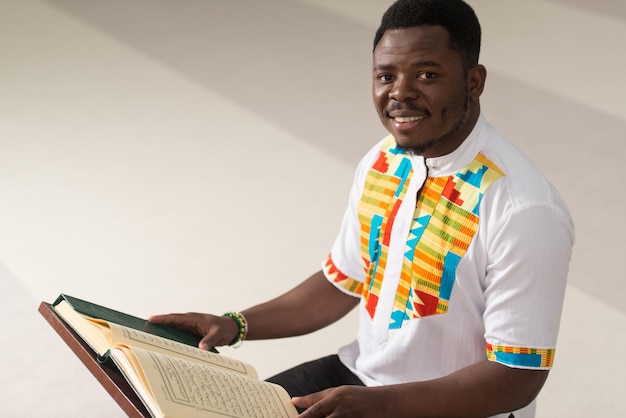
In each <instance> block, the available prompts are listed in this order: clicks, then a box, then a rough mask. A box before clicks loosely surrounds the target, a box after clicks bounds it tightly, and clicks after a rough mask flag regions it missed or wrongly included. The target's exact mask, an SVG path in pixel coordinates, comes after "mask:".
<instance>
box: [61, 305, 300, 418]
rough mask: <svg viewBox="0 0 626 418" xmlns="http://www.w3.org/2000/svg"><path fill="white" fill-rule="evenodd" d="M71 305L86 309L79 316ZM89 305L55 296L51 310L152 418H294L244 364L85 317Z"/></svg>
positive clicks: (277, 391) (286, 401)
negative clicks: (112, 369) (110, 366)
mask: <svg viewBox="0 0 626 418" xmlns="http://www.w3.org/2000/svg"><path fill="white" fill-rule="evenodd" d="M75 305H79V306H81V307H86V308H87V309H81V312H79V310H78V309H75ZM83 305H84V306H83ZM89 305H90V304H89V303H88V302H85V301H81V300H80V299H76V298H72V297H70V296H66V295H61V296H60V297H59V298H58V299H57V301H56V302H55V303H54V304H53V309H54V310H55V312H56V313H57V314H58V315H59V316H60V317H61V318H62V319H63V320H64V321H65V322H67V324H68V325H69V326H70V327H71V328H72V329H73V330H74V331H75V332H76V333H77V334H78V335H79V336H80V337H81V338H82V339H83V340H84V341H85V342H86V343H87V344H88V345H89V346H90V347H91V348H92V349H93V350H94V351H95V352H96V353H97V354H98V356H99V358H100V359H101V361H107V360H112V361H113V362H114V363H115V364H116V365H117V367H118V368H119V369H120V371H121V372H122V374H123V375H124V377H125V378H126V380H127V381H128V382H129V384H130V386H131V387H132V388H133V389H134V390H135V392H136V393H137V395H138V396H139V398H140V399H141V400H142V402H143V403H144V405H145V406H146V408H147V409H148V411H149V412H150V414H151V415H152V416H153V417H159V418H175V417H176V418H178V417H186V418H213V417H271V418H278V417H296V416H297V415H298V413H297V411H296V408H295V407H294V406H293V404H292V403H291V399H290V396H289V394H288V393H287V392H286V391H285V390H284V389H283V388H282V387H280V386H278V385H275V384H272V383H269V382H265V381H262V380H259V378H258V375H257V372H256V371H255V369H254V368H253V367H252V366H251V365H250V364H247V363H244V362H241V361H238V360H235V359H232V358H228V357H226V356H223V355H221V354H216V353H214V352H208V351H204V350H200V349H199V348H197V347H194V346H191V345H188V344H186V343H181V342H178V341H175V340H173V339H168V338H164V337H161V336H159V335H155V334H154V333H148V332H144V331H142V330H139V329H135V328H139V327H134V328H133V327H129V326H123V325H120V324H117V323H115V322H111V321H110V320H108V321H106V320H104V319H101V318H95V317H92V316H88V315H86V314H85V313H84V311H85V310H88V311H92V312H93V309H91V310H90V309H88V308H89ZM92 306H95V307H97V308H100V309H104V310H105V314H103V315H101V316H104V317H107V319H110V318H111V317H110V315H108V313H110V312H113V313H117V314H120V315H125V314H121V313H118V312H116V311H112V310H109V309H106V308H102V307H99V306H98V305H92ZM130 318H134V317H130ZM137 319H138V318H137ZM140 321H141V320H140ZM120 322H124V321H120ZM144 322H145V321H144Z"/></svg>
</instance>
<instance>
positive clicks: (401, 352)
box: [324, 116, 574, 417]
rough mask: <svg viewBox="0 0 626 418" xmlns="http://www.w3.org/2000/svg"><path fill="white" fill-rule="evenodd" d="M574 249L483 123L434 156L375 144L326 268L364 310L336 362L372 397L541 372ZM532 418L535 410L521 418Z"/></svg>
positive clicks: (554, 200)
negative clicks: (494, 367)
mask: <svg viewBox="0 0 626 418" xmlns="http://www.w3.org/2000/svg"><path fill="white" fill-rule="evenodd" d="M418 193H419V195H420V196H421V200H420V202H417V196H418ZM416 203H417V209H416ZM573 242H574V228H573V224H572V220H571V217H570V215H569V212H568V210H567V207H566V205H565V203H564V202H563V201H562V199H561V197H560V196H559V194H558V192H557V191H556V190H555V189H554V187H553V186H552V185H551V184H550V183H549V182H548V181H547V180H546V178H545V177H544V176H543V174H542V173H541V172H540V170H539V169H538V168H537V167H536V166H535V165H534V164H533V163H532V162H531V161H530V160H529V159H528V158H527V157H526V156H525V155H524V154H523V153H522V152H521V151H520V150H519V149H518V148H516V147H515V146H514V145H513V144H511V143H510V142H509V141H508V140H506V139H505V138H504V137H502V136H501V135H500V134H499V133H498V132H497V131H496V130H495V129H494V128H493V127H492V126H491V125H489V124H488V123H487V122H486V121H485V120H484V119H483V118H482V116H481V117H480V118H479V120H478V122H477V124H476V126H475V127H474V129H473V131H472V133H471V134H470V135H469V136H468V138H467V139H466V140H465V141H464V142H463V143H462V144H461V146H460V147H459V148H457V149H456V150H455V151H454V152H452V153H450V154H448V155H445V156H442V157H437V158H430V159H424V158H423V157H420V156H415V155H411V154H407V153H402V152H400V153H398V150H397V148H395V141H394V140H393V138H392V137H387V138H385V139H383V140H382V141H381V142H379V143H378V144H377V145H376V146H375V147H373V148H372V149H371V150H370V152H368V154H366V155H365V157H364V158H363V159H362V160H361V162H360V164H359V166H358V169H357V172H356V176H355V181H354V185H353V188H352V191H351V194H350V200H349V204H348V208H347V210H346V213H345V216H344V219H343V223H342V226H341V230H340V232H339V235H338V237H337V239H336V241H335V243H334V245H333V247H332V251H331V253H330V255H329V257H328V259H327V260H326V261H325V262H324V271H325V273H326V276H327V278H328V279H329V280H330V281H331V282H332V283H333V284H335V285H336V286H337V287H338V288H340V289H341V290H343V291H345V292H347V293H350V294H353V295H355V296H359V297H361V304H360V306H359V309H360V317H359V318H360V319H359V332H358V336H357V339H356V340H355V341H354V342H353V343H351V344H349V345H348V346H346V347H343V348H341V349H340V351H339V357H340V359H341V361H342V362H343V363H344V364H345V365H346V366H347V367H348V368H349V369H350V370H352V371H353V372H354V373H355V374H356V375H357V376H358V377H359V378H360V379H361V380H362V381H363V382H364V383H365V384H366V385H368V386H376V385H386V384H396V383H406V382H413V381H423V380H430V379H434V378H438V377H442V376H445V375H448V374H450V373H452V372H454V371H456V370H459V369H461V368H463V367H466V366H469V365H471V364H473V363H477V362H480V361H483V360H485V359H487V358H489V360H492V361H497V362H500V363H503V364H506V365H508V366H511V367H521V368H536V369H549V368H550V367H551V366H552V361H553V358H554V348H555V345H556V339H557V334H558V329H559V322H560V316H561V310H562V306H563V298H564V293H565V284H566V278H567V272H568V266H569V260H570V257H571V249H572V245H573ZM533 415H534V403H532V404H531V405H529V406H528V407H526V408H524V409H523V410H520V411H517V412H515V416H516V417H525V416H527V417H532V416H533ZM503 416H505V417H506V416H508V414H505V415H503Z"/></svg>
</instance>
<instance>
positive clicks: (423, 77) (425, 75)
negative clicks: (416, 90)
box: [417, 71, 437, 80]
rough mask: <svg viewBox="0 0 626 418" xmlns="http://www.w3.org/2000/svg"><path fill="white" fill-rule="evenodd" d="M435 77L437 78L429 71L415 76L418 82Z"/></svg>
mask: <svg viewBox="0 0 626 418" xmlns="http://www.w3.org/2000/svg"><path fill="white" fill-rule="evenodd" d="M436 77H437V74H435V73H431V72H430V71H424V72H421V73H419V74H418V75H417V78H418V79H419V80H432V79H433V78H436Z"/></svg>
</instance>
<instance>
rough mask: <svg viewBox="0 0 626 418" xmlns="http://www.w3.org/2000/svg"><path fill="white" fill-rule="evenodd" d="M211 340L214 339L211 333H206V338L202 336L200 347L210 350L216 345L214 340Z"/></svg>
mask: <svg viewBox="0 0 626 418" xmlns="http://www.w3.org/2000/svg"><path fill="white" fill-rule="evenodd" d="M211 340H212V339H211V336H210V335H205V336H204V338H202V339H201V340H200V342H199V343H198V348H199V349H200V350H210V349H211V348H213V347H215V344H213V341H211Z"/></svg>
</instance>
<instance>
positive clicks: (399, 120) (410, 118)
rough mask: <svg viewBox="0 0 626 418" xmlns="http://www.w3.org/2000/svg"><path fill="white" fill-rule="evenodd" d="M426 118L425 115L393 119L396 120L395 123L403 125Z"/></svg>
mask: <svg viewBox="0 0 626 418" xmlns="http://www.w3.org/2000/svg"><path fill="white" fill-rule="evenodd" d="M427 117H428V116H426V115H422V116H410V117H401V116H396V117H395V118H394V119H395V120H396V122H400V123H404V122H415V121H416V120H422V119H426V118H427Z"/></svg>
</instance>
